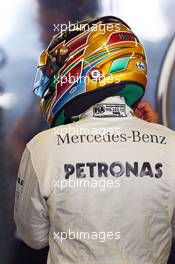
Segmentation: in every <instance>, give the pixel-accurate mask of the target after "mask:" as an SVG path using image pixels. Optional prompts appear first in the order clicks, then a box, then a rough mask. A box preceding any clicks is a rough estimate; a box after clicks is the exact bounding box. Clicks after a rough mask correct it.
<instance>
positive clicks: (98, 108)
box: [93, 104, 127, 117]
mask: <svg viewBox="0 0 175 264" xmlns="http://www.w3.org/2000/svg"><path fill="white" fill-rule="evenodd" d="M93 116H94V117H126V116H127V115H126V105H124V104H96V105H94V107H93Z"/></svg>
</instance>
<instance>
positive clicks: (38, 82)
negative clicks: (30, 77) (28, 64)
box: [33, 67, 51, 97]
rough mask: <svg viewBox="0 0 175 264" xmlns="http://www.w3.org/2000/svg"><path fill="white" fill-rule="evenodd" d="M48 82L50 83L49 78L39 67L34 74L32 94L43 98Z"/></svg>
mask: <svg viewBox="0 0 175 264" xmlns="http://www.w3.org/2000/svg"><path fill="white" fill-rule="evenodd" d="M50 81H51V78H49V77H48V76H46V75H44V74H43V72H42V70H41V68H40V67H39V68H38V69H37V72H36V77H35V81H34V85H33V92H34V93H35V94H36V95H37V96H39V97H43V95H44V93H45V91H46V89H47V86H48V84H49V82H50Z"/></svg>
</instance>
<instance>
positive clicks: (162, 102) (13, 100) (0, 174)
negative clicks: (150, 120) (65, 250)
mask: <svg viewBox="0 0 175 264" xmlns="http://www.w3.org/2000/svg"><path fill="white" fill-rule="evenodd" d="M0 8H1V16H0V263H1V264H17V263H18V264H28V263H30V264H31V263H32V264H35V263H37V264H39V263H45V260H46V256H47V250H48V249H47V248H46V249H43V250H37V251H35V250H32V249H30V248H29V247H27V246H26V245H25V244H24V243H23V242H22V241H20V240H19V239H18V237H17V235H16V232H15V226H14V222H13V204H14V192H15V182H16V177H17V170H18V166H19V161H20V158H21V154H22V152H23V150H24V147H25V144H26V142H28V141H29V140H30V139H31V138H32V137H33V136H34V135H35V134H36V133H38V132H39V131H41V130H43V129H46V128H47V127H46V124H45V121H43V120H42V118H41V116H40V111H39V101H38V99H37V97H35V96H34V95H33V93H32V87H33V82H34V78H35V73H36V65H37V61H38V57H39V54H40V52H41V51H42V49H44V48H45V47H46V46H47V44H48V43H49V40H50V38H51V36H52V35H53V34H56V33H58V28H57V25H58V24H60V23H66V24H68V22H69V21H70V22H71V23H72V22H77V20H81V19H84V18H87V17H92V18H93V17H96V16H104V15H114V16H117V17H120V18H121V19H123V20H124V21H125V22H126V23H128V24H129V25H130V27H131V28H132V29H133V31H134V32H135V33H136V35H137V36H138V37H139V39H140V40H141V42H142V43H143V45H144V47H145V50H146V53H147V59H148V86H147V90H146V94H145V99H147V100H148V101H149V102H150V103H151V104H152V105H153V107H154V108H155V109H156V110H157V111H158V113H159V116H160V122H161V123H162V124H164V125H166V126H168V127H170V128H172V129H175V101H174V100H173V98H175V74H174V73H175V67H174V66H175V27H174V25H175V16H174V10H175V1H174V0H166V1H164V0H154V1H152V0H142V1H140V0H132V1H130V0H122V1H121V0H120V1H119V0H90V1H87V0H64V1H62V0H13V1H12V0H5V1H2V0H0Z"/></svg>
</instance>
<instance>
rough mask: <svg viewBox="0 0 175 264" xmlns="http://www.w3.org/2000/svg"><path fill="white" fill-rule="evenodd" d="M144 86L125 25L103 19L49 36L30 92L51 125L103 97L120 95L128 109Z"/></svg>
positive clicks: (139, 49) (140, 57)
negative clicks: (32, 91)
mask: <svg viewBox="0 0 175 264" xmlns="http://www.w3.org/2000/svg"><path fill="white" fill-rule="evenodd" d="M146 83H147V62H146V57H145V52H144V49H143V46H142V45H141V43H140V41H139V40H138V38H137V37H136V35H135V34H134V33H133V32H132V30H131V29H130V27H129V26H128V25H127V24H126V23H125V22H123V21H122V20H121V19H119V18H117V17H113V16H106V17H101V18H97V19H93V20H88V21H87V20H86V21H82V22H79V23H77V24H75V25H74V26H73V27H72V28H71V27H70V28H69V29H68V30H67V31H65V32H63V33H60V34H57V35H54V36H53V38H52V40H51V42H50V44H49V46H48V47H47V48H46V49H45V50H44V51H43V52H42V54H41V56H40V59H39V64H38V71H37V75H36V79H35V83H34V92H35V93H36V94H37V95H38V96H40V97H41V111H42V113H43V115H44V116H45V118H46V120H47V121H48V123H49V125H50V127H53V126H56V125H60V124H65V123H68V122H71V120H72V119H73V118H74V117H75V116H78V115H80V114H81V113H83V112H84V111H86V110H87V109H88V108H89V107H90V106H92V105H94V104H95V103H98V102H99V101H101V100H103V99H105V98H106V97H109V96H123V97H125V100H126V103H127V104H128V105H129V106H130V107H132V108H133V107H134V106H136V105H137V103H138V102H139V101H140V100H141V98H142V97H143V95H144V92H145V88H146Z"/></svg>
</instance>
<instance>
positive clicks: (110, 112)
mask: <svg viewBox="0 0 175 264" xmlns="http://www.w3.org/2000/svg"><path fill="white" fill-rule="evenodd" d="M133 116H134V113H133V110H132V109H131V108H130V107H129V106H128V105H127V104H126V102H125V98H124V97H121V96H111V97H107V98H105V99H104V100H103V101H100V102H99V103H97V104H95V105H93V106H91V107H90V108H89V109H88V110H87V111H85V112H84V113H82V114H81V115H80V119H84V118H88V117H93V118H119V119H121V118H128V117H133Z"/></svg>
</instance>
